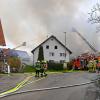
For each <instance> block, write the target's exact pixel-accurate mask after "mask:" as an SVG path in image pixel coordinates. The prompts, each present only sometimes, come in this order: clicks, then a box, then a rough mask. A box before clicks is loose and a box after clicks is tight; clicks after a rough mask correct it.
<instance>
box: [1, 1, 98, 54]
mask: <svg viewBox="0 0 100 100" xmlns="http://www.w3.org/2000/svg"><path fill="white" fill-rule="evenodd" d="M93 4H95V2H94V0H0V17H1V21H2V24H3V29H4V33H5V37H6V40H7V41H8V40H9V41H10V42H11V43H13V45H14V46H17V45H19V44H20V43H22V42H23V41H26V42H27V47H25V48H24V49H26V50H28V51H29V52H30V51H31V50H32V49H33V48H34V47H35V46H36V45H38V44H39V43H40V42H42V41H43V40H44V39H46V36H47V35H48V34H49V35H50V34H53V35H55V36H57V38H58V39H60V40H61V41H62V42H63V43H64V38H65V37H64V33H63V32H67V46H68V47H69V48H70V49H71V50H72V51H73V52H74V53H76V54H77V51H80V52H85V51H87V50H89V48H88V46H85V45H86V44H85V43H84V42H83V41H82V39H80V37H79V36H77V35H76V34H75V33H73V32H72V31H71V29H72V27H75V28H77V30H79V31H80V32H81V34H82V35H83V36H84V37H85V38H86V39H87V40H88V41H89V42H90V43H91V44H93V45H94V46H95V47H96V48H97V41H96V40H97V37H96V35H95V26H94V25H91V24H89V23H88V22H87V19H88V11H89V10H90V9H91V8H90V7H92V6H89V5H93ZM87 7H88V8H87ZM98 40H99V41H100V39H98ZM74 43H75V44H74ZM8 45H9V43H8ZM81 45H82V47H81ZM81 49H82V51H81Z"/></svg>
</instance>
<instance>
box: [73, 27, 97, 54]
mask: <svg viewBox="0 0 100 100" xmlns="http://www.w3.org/2000/svg"><path fill="white" fill-rule="evenodd" d="M72 31H73V32H75V33H76V34H77V35H78V36H80V37H81V39H82V40H83V41H84V42H85V43H86V44H87V45H88V46H89V47H90V48H91V50H93V51H94V53H97V50H96V49H95V48H94V47H93V45H91V44H90V43H89V42H88V41H87V40H86V39H85V38H84V37H83V36H82V35H81V33H80V32H78V31H77V30H76V29H75V28H72Z"/></svg>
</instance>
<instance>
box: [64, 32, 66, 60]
mask: <svg viewBox="0 0 100 100" xmlns="http://www.w3.org/2000/svg"><path fill="white" fill-rule="evenodd" d="M64 34H65V47H66V32H64ZM65 61H66V49H65Z"/></svg>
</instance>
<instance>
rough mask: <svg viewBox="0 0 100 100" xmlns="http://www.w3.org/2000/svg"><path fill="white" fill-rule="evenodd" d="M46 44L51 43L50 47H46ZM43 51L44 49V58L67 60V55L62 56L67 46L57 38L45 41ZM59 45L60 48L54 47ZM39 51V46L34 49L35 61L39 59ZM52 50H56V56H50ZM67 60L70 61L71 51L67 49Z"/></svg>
mask: <svg viewBox="0 0 100 100" xmlns="http://www.w3.org/2000/svg"><path fill="white" fill-rule="evenodd" d="M46 45H49V49H46ZM42 46H43V51H44V59H45V60H46V61H49V60H54V61H57V62H59V61H60V60H65V56H60V53H65V48H64V47H63V46H62V45H61V44H59V43H58V42H57V41H56V40H55V39H53V40H51V38H50V39H49V40H48V41H47V42H45V43H44V44H43V45H42ZM55 46H57V47H58V49H55V48H54V47H55ZM38 52H39V48H37V49H36V50H35V51H34V55H33V60H34V63H35V62H36V61H37V59H38ZM50 52H54V56H50V54H49V53H50ZM66 54H67V56H66V61H69V52H68V51H67V50H66Z"/></svg>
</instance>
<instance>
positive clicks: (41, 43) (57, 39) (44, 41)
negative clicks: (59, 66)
mask: <svg viewBox="0 0 100 100" xmlns="http://www.w3.org/2000/svg"><path fill="white" fill-rule="evenodd" d="M50 38H54V39H55V40H56V41H57V42H58V43H59V44H61V45H62V46H63V47H64V48H65V49H66V50H67V51H68V52H69V53H70V54H72V52H71V51H70V50H69V49H68V48H67V47H65V45H64V44H63V43H61V42H60V41H59V40H58V39H57V38H56V37H55V36H53V35H52V36H50V37H49V38H48V39H46V40H45V41H44V42H42V43H41V44H40V45H39V46H37V47H36V48H35V49H33V50H32V51H31V52H32V53H34V51H35V50H36V49H37V48H38V47H40V46H41V45H42V44H44V43H45V42H47V41H48V40H49V39H50Z"/></svg>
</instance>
